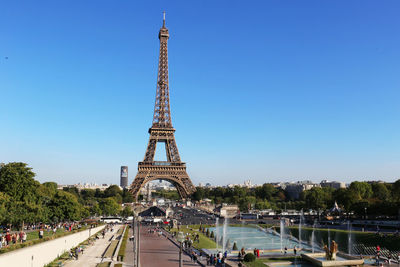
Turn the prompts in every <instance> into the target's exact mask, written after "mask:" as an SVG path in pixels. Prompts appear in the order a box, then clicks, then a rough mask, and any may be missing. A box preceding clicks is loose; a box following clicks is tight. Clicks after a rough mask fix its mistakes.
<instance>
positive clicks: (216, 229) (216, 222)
mask: <svg viewBox="0 0 400 267" xmlns="http://www.w3.org/2000/svg"><path fill="white" fill-rule="evenodd" d="M218 223H219V218H217V219H215V244H216V245H217V250H218V242H219V238H218V237H219V234H218V230H219V229H218Z"/></svg>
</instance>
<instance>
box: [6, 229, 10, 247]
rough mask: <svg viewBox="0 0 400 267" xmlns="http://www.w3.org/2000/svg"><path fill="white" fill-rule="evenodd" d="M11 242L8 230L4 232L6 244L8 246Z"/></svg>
mask: <svg viewBox="0 0 400 267" xmlns="http://www.w3.org/2000/svg"><path fill="white" fill-rule="evenodd" d="M10 243H11V234H10V232H9V231H7V233H6V246H9V245H10Z"/></svg>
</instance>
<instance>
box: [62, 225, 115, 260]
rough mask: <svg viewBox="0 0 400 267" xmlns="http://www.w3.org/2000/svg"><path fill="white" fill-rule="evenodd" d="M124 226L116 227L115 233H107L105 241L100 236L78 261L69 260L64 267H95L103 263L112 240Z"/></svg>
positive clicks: (80, 255)
mask: <svg viewBox="0 0 400 267" xmlns="http://www.w3.org/2000/svg"><path fill="white" fill-rule="evenodd" d="M120 227H122V226H114V231H112V232H111V231H108V232H106V234H105V236H104V239H103V237H102V236H101V235H100V234H99V237H100V239H97V240H96V241H95V242H94V244H93V245H89V246H86V248H85V249H84V251H83V254H79V257H78V260H69V261H67V262H66V263H65V264H64V266H65V267H82V266H85V267H95V266H96V265H97V264H98V263H100V262H101V261H102V255H103V253H104V251H105V250H106V248H107V246H108V245H109V244H110V241H109V240H110V238H111V237H112V236H113V235H115V234H116V233H117V231H118V229H119V228H120Z"/></svg>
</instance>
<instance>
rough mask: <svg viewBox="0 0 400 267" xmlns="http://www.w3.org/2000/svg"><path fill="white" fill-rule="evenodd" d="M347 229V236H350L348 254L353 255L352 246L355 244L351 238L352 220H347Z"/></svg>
mask: <svg viewBox="0 0 400 267" xmlns="http://www.w3.org/2000/svg"><path fill="white" fill-rule="evenodd" d="M347 231H348V233H347V236H348V238H347V250H348V254H349V255H351V248H352V246H353V244H352V243H353V242H352V240H351V223H350V221H347Z"/></svg>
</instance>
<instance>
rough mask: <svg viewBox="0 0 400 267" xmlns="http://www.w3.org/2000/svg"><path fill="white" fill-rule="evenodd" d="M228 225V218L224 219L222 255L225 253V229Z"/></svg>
mask: <svg viewBox="0 0 400 267" xmlns="http://www.w3.org/2000/svg"><path fill="white" fill-rule="evenodd" d="M227 225H228V218H225V219H224V227H223V229H222V253H224V252H225V251H226V243H227V242H226V227H227Z"/></svg>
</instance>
